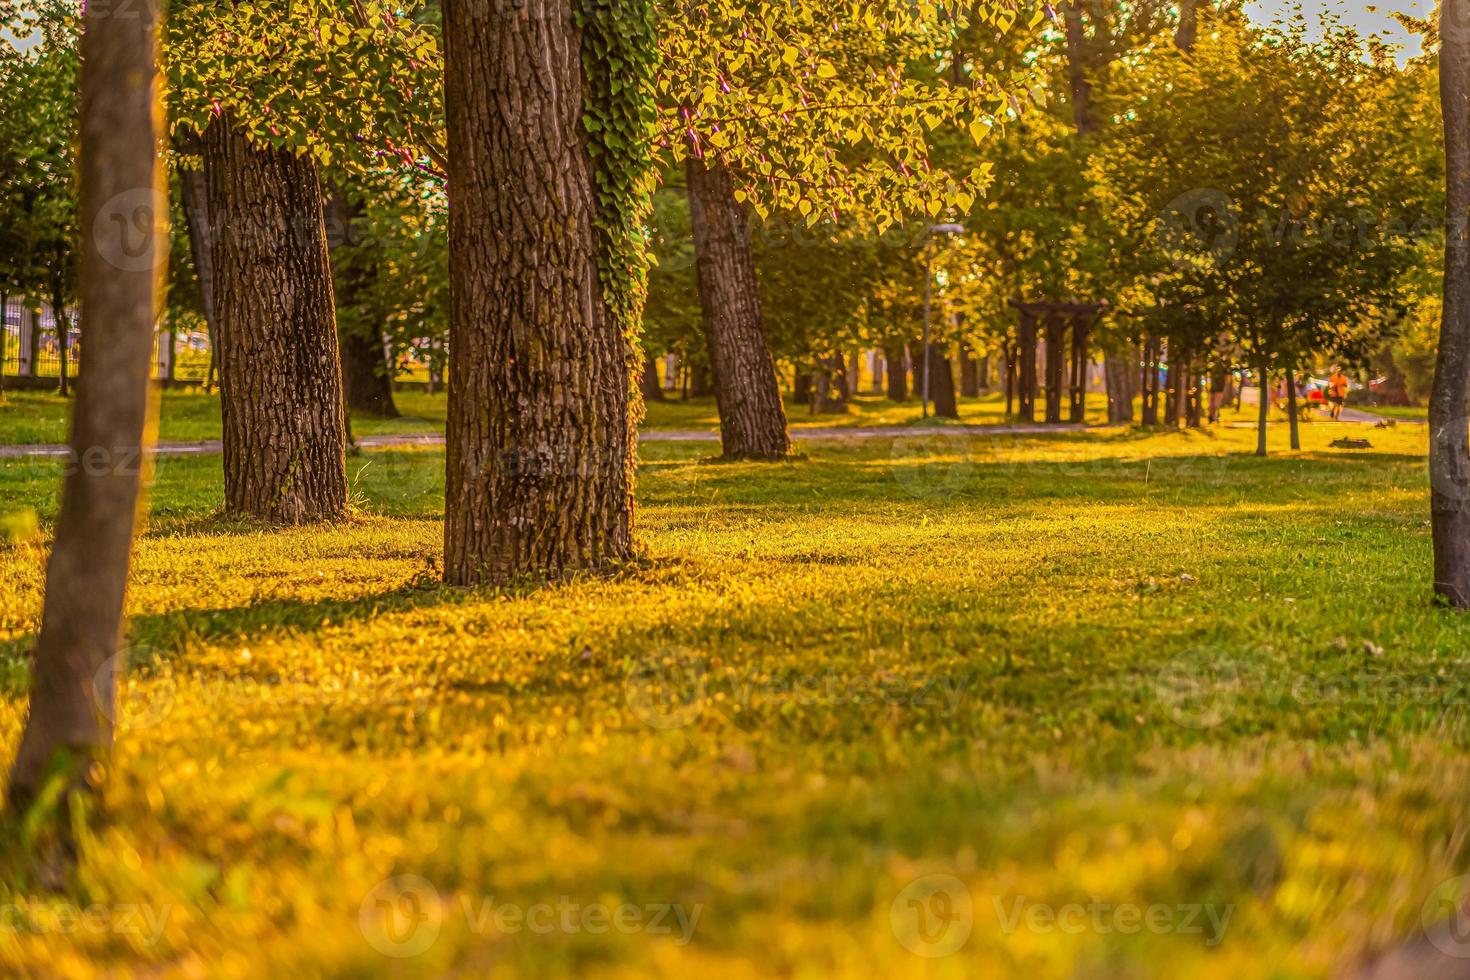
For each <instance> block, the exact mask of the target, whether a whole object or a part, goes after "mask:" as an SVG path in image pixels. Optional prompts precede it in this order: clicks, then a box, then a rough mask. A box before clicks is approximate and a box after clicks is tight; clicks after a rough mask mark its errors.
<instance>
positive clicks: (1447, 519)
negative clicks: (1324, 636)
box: [1429, 0, 1470, 609]
mask: <svg viewBox="0 0 1470 980" xmlns="http://www.w3.org/2000/svg"><path fill="white" fill-rule="evenodd" d="M1440 19H1441V21H1443V22H1445V23H1450V24H1454V25H1457V26H1458V29H1456V30H1453V31H1448V32H1445V34H1444V37H1443V38H1442V39H1441V46H1440V56H1439V65H1440V67H1439V72H1440V75H1439V94H1440V105H1441V111H1442V113H1443V116H1444V130H1445V163H1446V169H1445V181H1446V182H1445V189H1446V197H1447V200H1446V204H1445V210H1446V218H1447V224H1448V229H1449V234H1448V236H1447V237H1446V239H1445V258H1444V312H1443V319H1442V321H1441V324H1440V335H1439V352H1438V354H1437V356H1436V359H1435V365H1434V384H1433V387H1432V388H1431V390H1430V395H1429V431H1430V442H1429V484H1430V514H1431V537H1432V538H1433V541H1434V591H1435V593H1436V594H1437V595H1438V596H1439V597H1440V598H1441V599H1443V600H1444V601H1445V602H1446V603H1448V604H1449V605H1450V606H1453V607H1455V608H1457V609H1464V608H1466V607H1470V438H1467V432H1470V227H1467V225H1470V33H1467V32H1466V31H1465V30H1464V29H1463V25H1465V24H1466V23H1470V0H1444V7H1443V10H1442V11H1441V14H1440Z"/></svg>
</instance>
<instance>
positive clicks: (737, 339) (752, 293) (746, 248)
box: [685, 155, 791, 459]
mask: <svg viewBox="0 0 1470 980" xmlns="http://www.w3.org/2000/svg"><path fill="white" fill-rule="evenodd" d="M685 172H686V175H687V178H688V184H689V217H690V222H691V224H692V225H693V228H694V253H695V271H696V278H697V279H698V280H699V305H700V310H701V315H702V322H703V324H704V337H705V345H706V346H707V347H708V349H709V358H710V366H711V367H713V368H714V374H715V401H716V403H717V404H718V405H719V410H720V443H721V445H722V447H723V449H724V455H725V458H727V459H783V458H785V457H786V456H788V455H790V453H791V436H790V435H789V434H788V433H787V431H786V407H785V406H784V405H783V404H781V388H780V385H779V384H778V383H777V381H776V364H775V361H774V359H772V357H771V345H770V343H769V342H768V341H767V340H766V327H765V316H764V314H763V313H762V312H761V302H760V294H759V289H758V287H757V285H756V278H755V255H754V253H753V252H752V250H751V245H750V223H749V217H748V216H747V214H746V211H745V206H744V205H743V204H741V203H740V202H739V201H736V200H735V181H734V178H733V177H732V176H731V174H730V171H729V170H728V169H726V168H725V167H723V166H721V165H718V164H717V165H715V166H713V167H711V166H706V164H705V163H704V161H701V160H697V159H695V158H694V157H693V156H692V155H691V156H690V157H689V160H688V162H687V164H686V165H685Z"/></svg>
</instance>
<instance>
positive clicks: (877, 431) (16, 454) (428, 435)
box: [0, 423, 1106, 459]
mask: <svg viewBox="0 0 1470 980" xmlns="http://www.w3.org/2000/svg"><path fill="white" fill-rule="evenodd" d="M1102 428H1106V427H1105V426H1087V425H1073V424H1068V423H1063V424H1060V425H1045V424H1041V423H1037V424H1034V425H936V426H932V427H929V426H925V427H912V426H895V425H889V426H810V427H806V428H795V429H792V430H791V439H792V441H793V442H796V441H800V440H802V439H881V438H889V439H892V438H896V437H899V436H904V435H913V434H915V433H919V434H922V435H926V436H928V435H939V436H983V435H1046V434H1047V433H1058V432H1087V431H1089V430H1092V429H1102ZM638 441H639V442H719V441H720V434H719V432H717V431H714V430H709V429H646V430H644V431H642V432H639V433H638ZM357 444H358V446H360V447H362V448H363V449H398V448H403V447H406V446H442V445H444V436H443V435H442V434H441V433H437V432H422V433H400V434H393V433H385V434H382V435H371V436H359V437H358V439H357ZM220 449H221V446H220V441H219V440H218V439H199V440H194V441H189V442H160V443H159V444H158V446H157V452H158V453H159V454H160V455H163V456H207V455H210V454H212V453H218V452H219V451H220ZM70 452H71V449H70V447H68V446H66V445H63V444H61V443H41V444H37V445H32V446H0V459H28V458H34V457H61V456H66V455H67V454H68V453H70Z"/></svg>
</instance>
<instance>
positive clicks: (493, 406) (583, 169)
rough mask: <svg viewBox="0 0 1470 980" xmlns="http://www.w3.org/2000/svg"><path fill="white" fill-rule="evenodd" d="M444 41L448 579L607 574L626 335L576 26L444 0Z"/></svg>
mask: <svg viewBox="0 0 1470 980" xmlns="http://www.w3.org/2000/svg"><path fill="white" fill-rule="evenodd" d="M592 16H600V14H598V13H597V12H596V11H594V12H593V13H592ZM444 38H445V82H444V89H445V104H446V110H447V118H448V134H449V163H450V173H449V184H450V186H451V187H453V188H454V194H453V196H452V197H451V199H450V205H449V257H450V258H449V276H450V280H449V282H450V310H449V333H450V339H449V349H450V350H451V351H452V352H453V353H452V357H451V358H450V361H449V419H448V427H447V432H448V451H447V457H448V458H447V478H446V495H445V496H446V500H445V522H444V578H445V580H446V581H448V582H450V583H454V584H459V585H473V584H479V583H506V582H511V581H516V580H520V579H524V578H526V577H533V578H551V577H560V576H564V575H568V574H573V573H576V572H582V571H601V570H606V569H608V568H610V567H614V566H615V565H617V564H618V563H620V562H623V561H626V560H627V559H629V558H631V557H632V556H633V550H634V549H633V476H634V468H635V454H636V449H635V444H634V440H635V437H636V430H635V421H634V418H633V413H632V408H633V388H632V384H633V379H632V374H631V369H630V362H631V361H632V358H633V351H632V347H631V342H630V339H629V338H630V337H631V336H632V329H631V326H632V325H631V324H629V323H628V322H626V319H625V317H624V315H622V314H620V313H619V311H618V309H617V308H615V307H614V306H613V305H612V303H613V300H614V298H616V297H617V294H615V293H613V292H612V291H610V290H609V289H608V288H607V286H606V285H605V284H604V283H603V281H602V279H601V277H600V275H599V272H598V262H599V259H600V258H601V257H602V254H603V253H602V250H603V249H604V248H607V247H609V246H608V245H607V244H606V243H605V241H604V239H603V238H602V237H601V233H600V232H599V231H598V226H597V219H598V197H597V186H598V185H597V169H596V165H595V163H594V161H593V156H592V151H591V148H590V146H589V137H588V134H587V132H586V129H585V127H584V124H583V120H584V118H585V117H586V115H587V113H588V111H589V110H588V105H587V92H588V90H589V85H590V81H589V78H588V77H587V76H586V75H584V71H583V54H582V30H581V29H580V28H579V27H578V26H577V23H576V21H575V19H574V13H573V3H572V2H571V0H543V2H539V3H536V4H530V5H527V6H526V7H510V6H503V7H496V8H494V9H493V10H492V11H491V12H490V13H487V12H486V9H485V8H484V7H483V6H481V5H478V4H476V3H474V2H473V0H448V2H446V3H445V5H444ZM623 179H627V178H626V177H624V178H623ZM624 264H626V262H625V263H624ZM622 298H623V299H626V298H628V297H627V296H623V297H622ZM772 382H773V383H774V374H773V375H772Z"/></svg>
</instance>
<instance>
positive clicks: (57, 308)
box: [51, 281, 71, 398]
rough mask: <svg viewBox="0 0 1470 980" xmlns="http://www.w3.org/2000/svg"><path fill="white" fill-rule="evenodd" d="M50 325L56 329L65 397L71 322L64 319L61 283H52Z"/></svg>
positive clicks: (69, 386) (68, 380) (64, 306)
mask: <svg viewBox="0 0 1470 980" xmlns="http://www.w3.org/2000/svg"><path fill="white" fill-rule="evenodd" d="M51 325H52V328H53V329H54V330H55V331H56V351H57V354H58V355H59V357H60V360H61V389H60V390H61V397H62V398H65V397H67V396H68V395H70V394H71V377H70V371H68V370H67V368H68V364H67V355H68V354H69V353H70V348H69V342H70V340H71V338H70V336H69V334H70V333H71V324H70V323H68V322H67V319H66V300H65V299H63V298H62V293H61V283H60V282H59V281H58V282H56V283H54V284H53V286H52V289H51Z"/></svg>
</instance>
